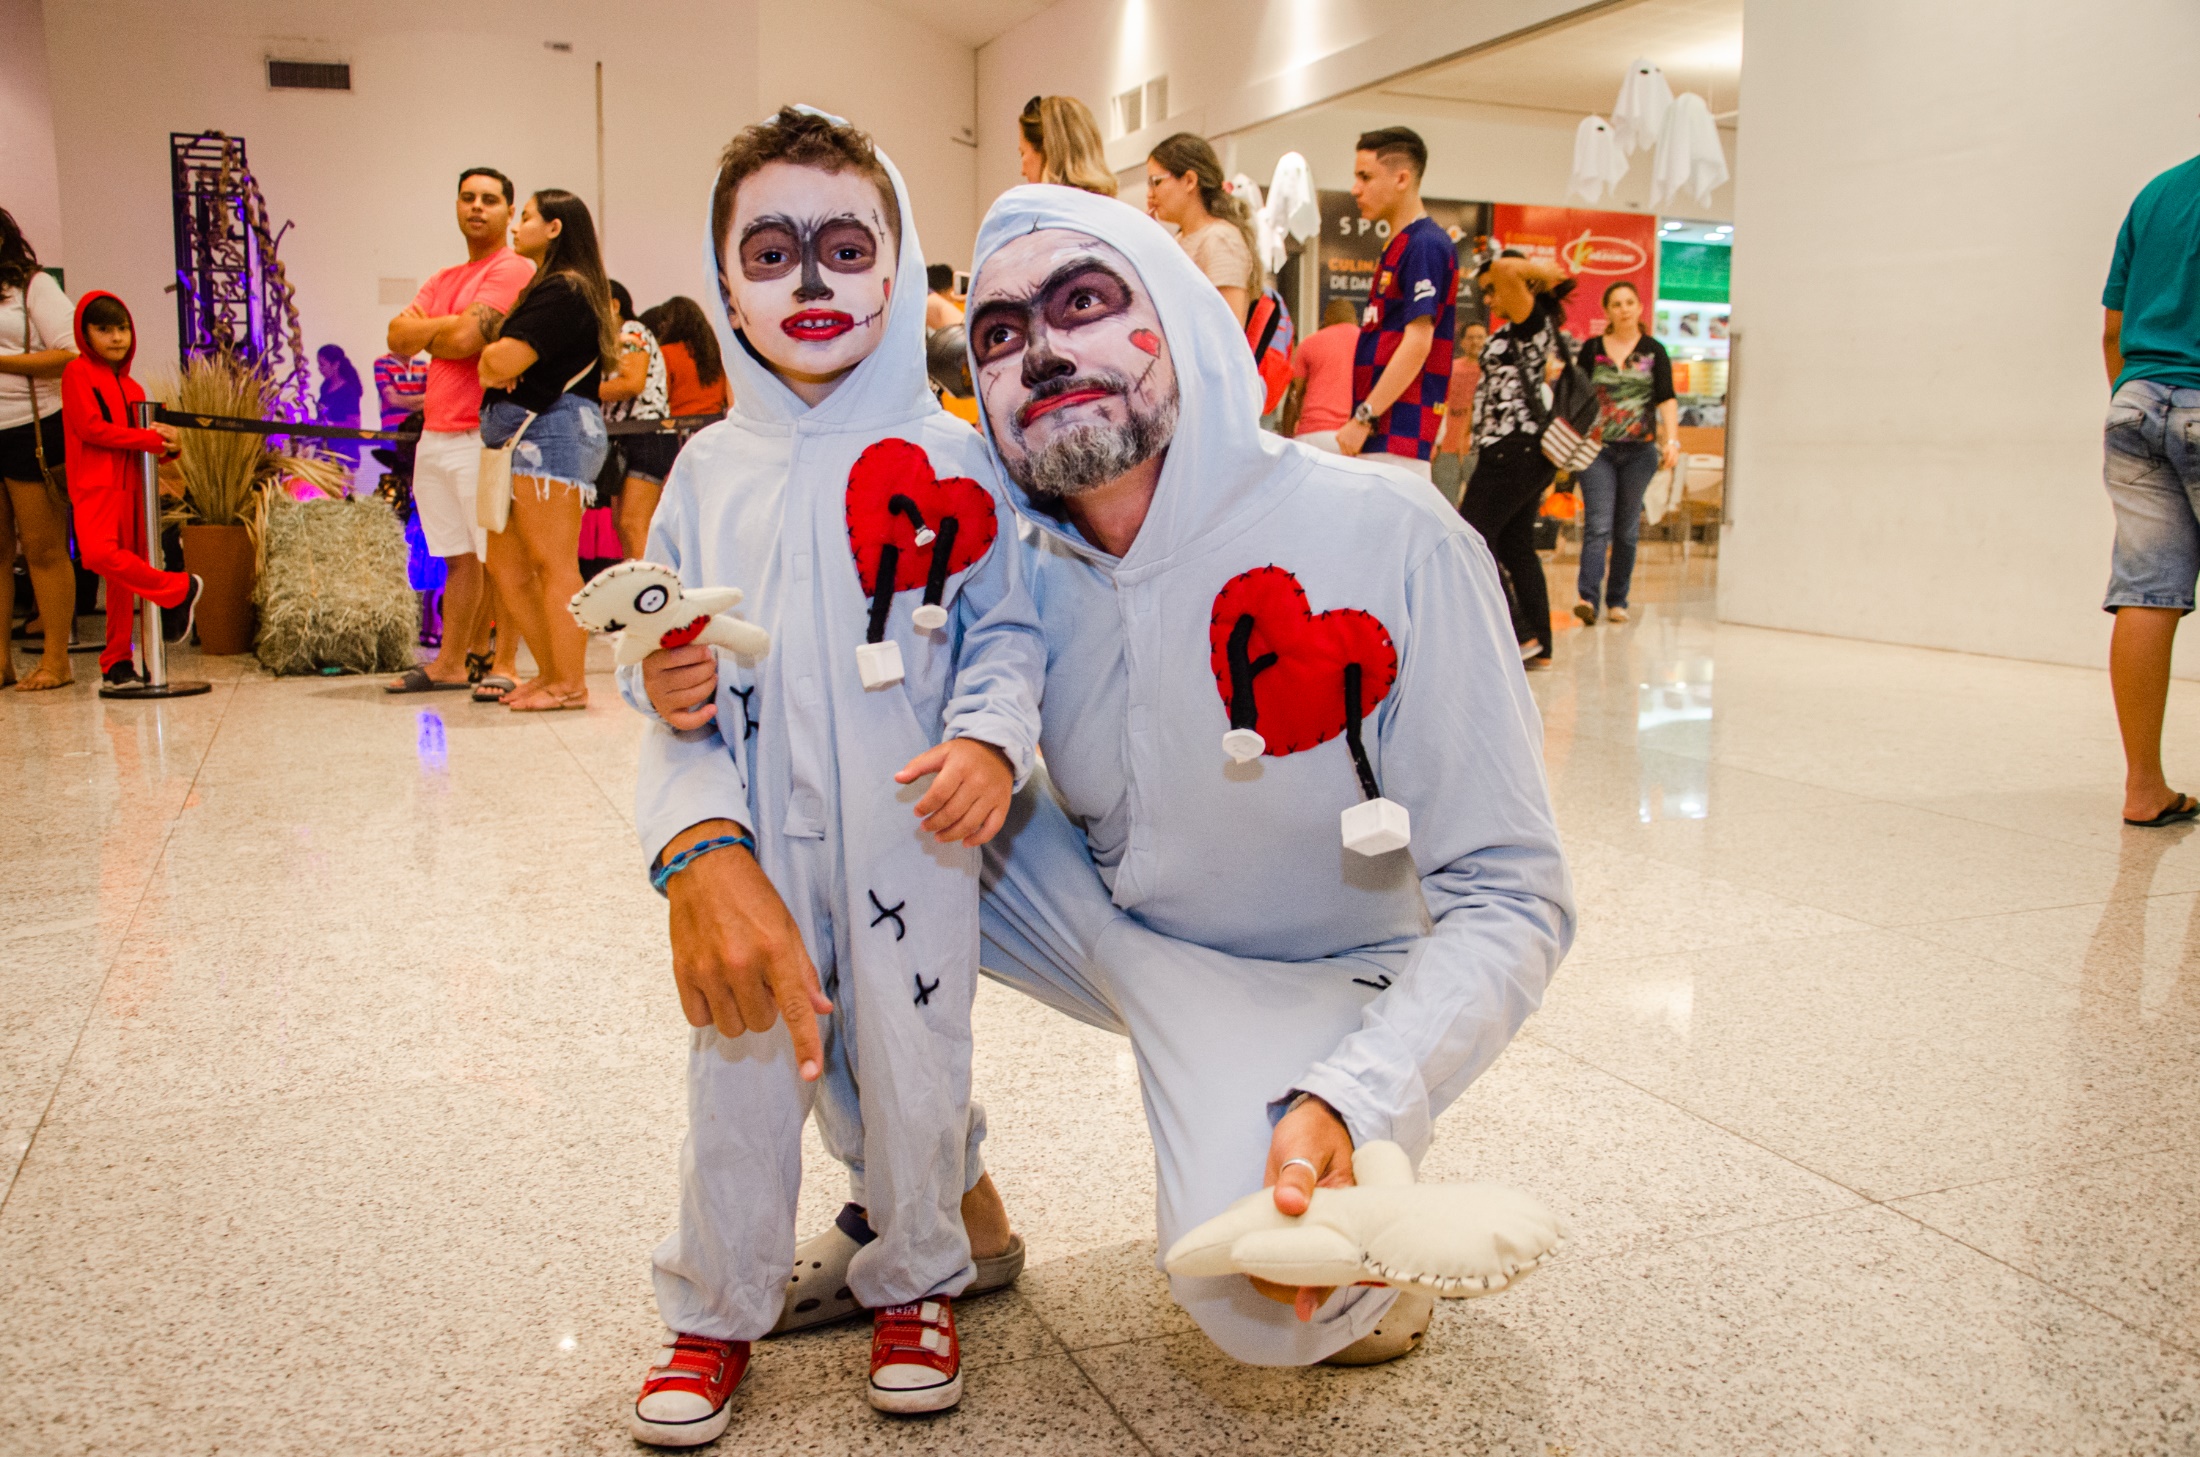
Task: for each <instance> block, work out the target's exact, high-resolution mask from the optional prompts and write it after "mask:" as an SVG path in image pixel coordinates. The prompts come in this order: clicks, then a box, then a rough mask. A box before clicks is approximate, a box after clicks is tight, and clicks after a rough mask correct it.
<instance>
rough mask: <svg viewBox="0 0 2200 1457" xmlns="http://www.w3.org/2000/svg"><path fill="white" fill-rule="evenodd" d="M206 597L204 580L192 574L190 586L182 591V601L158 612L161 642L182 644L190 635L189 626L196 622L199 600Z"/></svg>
mask: <svg viewBox="0 0 2200 1457" xmlns="http://www.w3.org/2000/svg"><path fill="white" fill-rule="evenodd" d="M205 595H206V578H204V577H201V576H198V575H196V574H194V575H193V576H192V578H191V584H190V585H189V586H188V587H186V588H185V589H184V593H183V600H182V601H181V602H178V603H177V604H176V605H175V606H173V607H163V608H161V610H160V636H161V640H162V641H163V642H182V641H183V640H184V639H185V638H187V637H189V636H190V635H191V625H192V624H193V623H195V622H197V621H198V617H199V599H200V598H201V597H204V596H205Z"/></svg>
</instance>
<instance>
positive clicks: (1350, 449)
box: [1337, 420, 1374, 455]
mask: <svg viewBox="0 0 2200 1457" xmlns="http://www.w3.org/2000/svg"><path fill="white" fill-rule="evenodd" d="M1373 428H1374V427H1373V426H1370V425H1366V424H1363V423H1361V422H1360V421H1358V420H1347V421H1345V422H1344V423H1343V424H1342V425H1339V426H1338V427H1337V449H1338V451H1339V452H1341V453H1342V454H1345V455H1358V454H1359V453H1360V447H1361V446H1363V445H1365V444H1367V436H1368V432H1369V431H1370V430H1371V429H1373Z"/></svg>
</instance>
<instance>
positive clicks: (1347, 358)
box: [1291, 324, 1360, 435]
mask: <svg viewBox="0 0 2200 1457" xmlns="http://www.w3.org/2000/svg"><path fill="white" fill-rule="evenodd" d="M1359 342H1360V330H1359V326H1358V325H1356V324H1331V325H1330V326H1329V327H1328V328H1326V329H1316V330H1315V331H1314V332H1313V333H1312V334H1310V335H1308V336H1307V337H1306V339H1305V340H1303V341H1302V342H1301V343H1300V345H1299V348H1298V353H1297V354H1296V355H1294V356H1293V357H1292V360H1291V378H1293V379H1303V380H1305V381H1306V398H1305V399H1304V401H1303V402H1302V403H1301V404H1300V405H1299V431H1298V433H1299V434H1301V435H1312V434H1315V433H1317V432H1319V431H1323V430H1336V429H1339V428H1341V427H1342V426H1343V425H1344V423H1345V422H1346V421H1347V420H1350V419H1351V418H1352V350H1353V348H1354V346H1356V345H1357V344H1358V343H1359Z"/></svg>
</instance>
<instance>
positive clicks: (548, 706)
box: [506, 688, 588, 713]
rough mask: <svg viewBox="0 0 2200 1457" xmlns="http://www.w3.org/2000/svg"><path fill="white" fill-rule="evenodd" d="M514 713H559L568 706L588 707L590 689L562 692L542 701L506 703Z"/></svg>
mask: <svg viewBox="0 0 2200 1457" xmlns="http://www.w3.org/2000/svg"><path fill="white" fill-rule="evenodd" d="M506 706H507V707H509V708H510V709H511V710H512V712H514V713H559V712H562V711H563V710H565V709H568V708H586V707H588V690H587V689H585V688H584V689H582V690H581V691H580V692H578V693H560V694H555V695H553V696H552V697H550V698H549V699H548V700H547V701H545V702H542V703H513V704H508V705H506Z"/></svg>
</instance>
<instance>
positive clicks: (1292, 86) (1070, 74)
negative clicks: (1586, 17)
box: [978, 0, 1595, 199]
mask: <svg viewBox="0 0 2200 1457" xmlns="http://www.w3.org/2000/svg"><path fill="white" fill-rule="evenodd" d="M1584 8H1595V7H1593V6H1584V5H1583V4H1582V3H1581V0H1059V3H1057V4H1055V5H1053V6H1050V7H1049V8H1048V9H1046V10H1044V11H1041V12H1040V13H1039V14H1037V15H1035V16H1033V17H1031V18H1030V19H1029V20H1026V21H1024V22H1023V23H1022V24H1021V25H1019V26H1017V27H1015V28H1014V29H1013V30H1010V31H1008V32H1007V33H1006V34H1004V35H1002V36H999V37H998V38H996V39H994V40H993V41H991V42H989V43H987V44H986V45H985V46H983V47H981V48H980V49H979V51H978V196H979V197H980V198H981V199H990V198H992V197H993V196H994V195H996V194H997V193H999V192H1000V191H1001V189H1003V188H1005V187H1010V186H1013V185H1014V184H1015V182H1016V181H1017V172H1016V115H1017V113H1018V112H1019V111H1021V110H1022V109H1023V105H1024V103H1025V102H1026V101H1027V100H1029V99H1030V98H1031V97H1032V96H1033V95H1034V94H1045V95H1065V96H1075V97H1077V98H1078V99H1079V100H1081V101H1083V102H1084V103H1085V104H1086V105H1087V106H1089V107H1091V108H1092V110H1093V114H1094V115H1095V116H1097V117H1099V118H1100V124H1101V131H1102V133H1103V135H1105V134H1106V133H1107V132H1108V131H1109V130H1110V129H1111V125H1112V124H1111V119H1110V114H1109V98H1110V97H1112V96H1114V95H1115V94H1116V93H1117V92H1119V91H1124V90H1127V89H1129V88H1130V87H1132V86H1136V85H1140V84H1142V83H1144V82H1145V81H1147V80H1148V79H1150V78H1152V77H1154V76H1157V75H1162V74H1166V75H1167V76H1168V79H1169V111H1170V115H1169V116H1167V117H1165V118H1161V119H1160V120H1159V121H1158V122H1156V123H1155V124H1153V125H1150V126H1147V127H1145V128H1143V129H1141V130H1140V131H1138V132H1136V133H1134V134H1132V135H1131V136H1128V137H1124V138H1121V139H1120V140H1117V141H1111V142H1110V144H1109V146H1108V160H1109V162H1110V164H1111V165H1113V166H1115V167H1116V168H1118V169H1119V170H1120V171H1121V172H1124V173H1129V172H1135V171H1138V170H1140V169H1142V168H1143V165H1144V158H1145V155H1146V152H1147V150H1148V149H1149V148H1151V147H1152V145H1153V144H1154V143H1155V142H1158V141H1159V140H1161V138H1162V137H1164V136H1166V135H1168V134H1169V133H1170V132H1175V131H1192V132H1198V133H1200V134H1201V135H1202V136H1206V137H1209V138H1212V139H1216V140H1217V141H1219V140H1220V139H1222V138H1224V137H1226V136H1228V135H1230V134H1232V133H1236V132H1242V131H1245V130H1247V129H1248V128H1251V127H1254V126H1257V125H1259V124H1261V123H1262V122H1267V121H1272V120H1274V119H1275V118H1277V117H1279V116H1283V115H1285V114H1287V113H1289V112H1292V111H1296V110H1298V109H1300V108H1302V107H1306V106H1311V105H1314V104H1316V103H1318V102H1322V101H1327V100H1331V99H1334V98H1337V97H1341V96H1344V95H1346V94H1348V93H1350V92H1353V91H1357V90H1360V89H1362V88H1364V87H1367V86H1371V85H1373V84H1374V83H1376V82H1378V81H1381V80H1384V79H1386V78H1388V77H1390V76H1394V75H1396V74H1397V73H1398V72H1400V71H1404V70H1408V69H1411V68H1413V67H1415V66H1420V65H1423V64H1426V63H1428V62H1431V61H1435V60H1440V59H1442V58H1444V57H1446V56H1450V55H1453V54H1456V53H1458V52H1461V51H1465V50H1468V49H1470V48H1472V47H1474V46H1478V45H1482V44H1485V43H1487V42H1489V41H1492V40H1496V39H1498V38H1499V37H1502V36H1506V35H1511V34H1513V33H1515V32H1517V31H1521V30H1525V29H1528V28H1531V27H1533V26H1537V25H1541V24H1543V23H1545V22H1547V21H1550V20H1553V19H1556V18H1557V17H1559V16H1561V15H1565V14H1569V13H1571V12H1573V11H1576V10H1580V9H1584ZM1309 157H1310V159H1311V154H1309Z"/></svg>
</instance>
